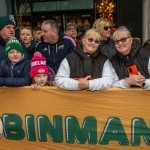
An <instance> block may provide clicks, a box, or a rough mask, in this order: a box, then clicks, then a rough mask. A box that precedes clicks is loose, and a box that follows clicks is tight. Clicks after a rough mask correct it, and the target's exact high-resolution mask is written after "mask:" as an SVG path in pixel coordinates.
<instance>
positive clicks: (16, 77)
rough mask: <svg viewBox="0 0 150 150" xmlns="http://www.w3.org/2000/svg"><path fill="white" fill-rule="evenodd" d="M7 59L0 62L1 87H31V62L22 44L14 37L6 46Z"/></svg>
mask: <svg viewBox="0 0 150 150" xmlns="http://www.w3.org/2000/svg"><path fill="white" fill-rule="evenodd" d="M5 54H6V56H7V58H6V59H4V60H2V61H1V62H0V86H10V87H20V86H27V85H30V81H31V80H30V74H29V73H30V60H29V59H27V57H24V51H23V48H22V46H21V44H20V42H19V41H18V40H17V39H16V38H15V37H12V38H11V39H10V40H9V42H8V43H7V44H6V46H5Z"/></svg>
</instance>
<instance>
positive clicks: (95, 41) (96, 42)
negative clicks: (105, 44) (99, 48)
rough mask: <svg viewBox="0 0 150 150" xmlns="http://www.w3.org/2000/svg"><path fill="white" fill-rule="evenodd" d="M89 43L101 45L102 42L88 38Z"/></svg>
mask: <svg viewBox="0 0 150 150" xmlns="http://www.w3.org/2000/svg"><path fill="white" fill-rule="evenodd" d="M87 40H88V42H90V43H92V42H94V43H95V44H99V43H100V41H99V40H94V39H93V38H87Z"/></svg>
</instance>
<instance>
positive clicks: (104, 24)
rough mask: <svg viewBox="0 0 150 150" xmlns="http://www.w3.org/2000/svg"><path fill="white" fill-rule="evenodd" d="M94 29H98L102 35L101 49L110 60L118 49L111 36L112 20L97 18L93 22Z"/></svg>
mask: <svg viewBox="0 0 150 150" xmlns="http://www.w3.org/2000/svg"><path fill="white" fill-rule="evenodd" d="M92 28H93V29H96V31H98V32H99V33H100V35H101V37H102V38H101V41H100V49H101V52H102V54H104V55H105V56H106V57H107V58H108V59H109V60H111V59H112V57H113V56H114V55H115V54H116V49H115V47H114V44H113V40H112V39H111V38H110V36H111V28H112V26H111V25H110V22H109V21H107V20H104V19H97V20H95V22H94V23H93V27H92Z"/></svg>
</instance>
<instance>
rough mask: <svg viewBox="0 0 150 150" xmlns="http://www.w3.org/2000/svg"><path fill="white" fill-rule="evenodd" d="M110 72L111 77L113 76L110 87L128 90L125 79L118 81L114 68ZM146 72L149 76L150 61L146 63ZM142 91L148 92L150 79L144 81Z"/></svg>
mask: <svg viewBox="0 0 150 150" xmlns="http://www.w3.org/2000/svg"><path fill="white" fill-rule="evenodd" d="M112 68H113V67H112ZM112 72H113V76H114V82H113V83H112V87H119V88H130V86H129V85H128V84H127V83H126V82H125V79H121V80H119V78H118V76H117V74H116V72H115V69H114V68H113V70H112ZM148 72H149V74H150V59H149V61H148ZM144 89H146V90H150V79H146V80H145V86H144Z"/></svg>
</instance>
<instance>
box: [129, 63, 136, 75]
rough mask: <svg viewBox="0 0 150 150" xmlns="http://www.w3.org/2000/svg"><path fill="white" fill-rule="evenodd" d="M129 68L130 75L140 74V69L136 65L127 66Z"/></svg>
mask: <svg viewBox="0 0 150 150" xmlns="http://www.w3.org/2000/svg"><path fill="white" fill-rule="evenodd" d="M127 70H128V73H129V74H130V75H138V70H137V67H136V65H132V66H129V67H127Z"/></svg>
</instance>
